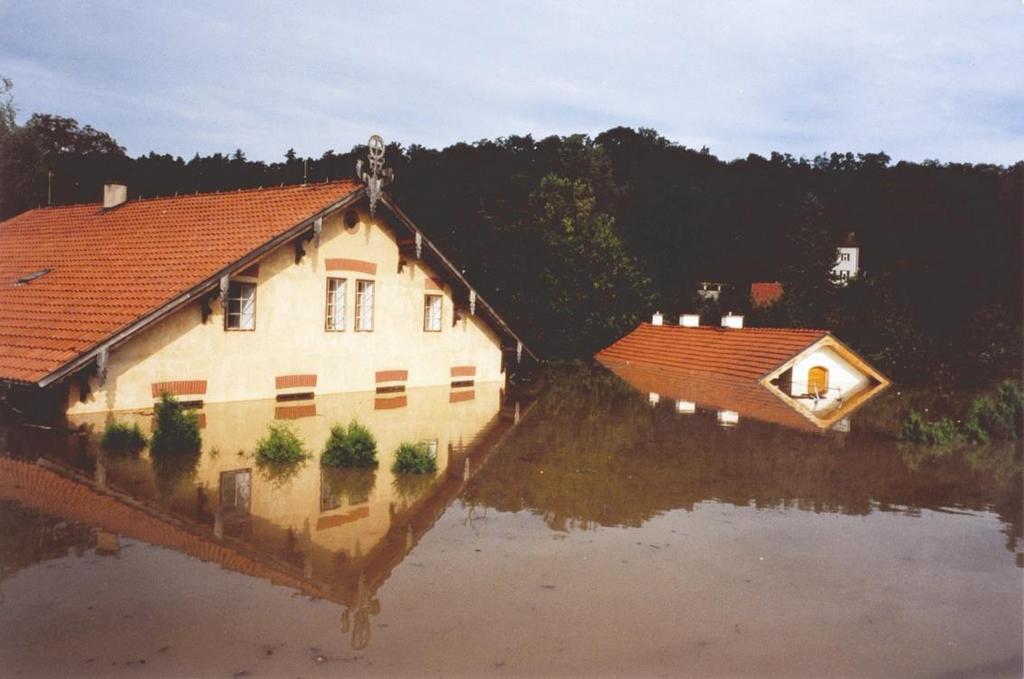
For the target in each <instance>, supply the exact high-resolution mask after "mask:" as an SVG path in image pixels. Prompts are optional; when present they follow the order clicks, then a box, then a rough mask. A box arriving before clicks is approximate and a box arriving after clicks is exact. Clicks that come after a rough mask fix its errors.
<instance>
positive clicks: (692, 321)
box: [679, 314, 700, 328]
mask: <svg viewBox="0 0 1024 679" xmlns="http://www.w3.org/2000/svg"><path fill="white" fill-rule="evenodd" d="M679 325H681V326H683V327H684V328H696V327H699V326H700V315H699V314H683V315H682V316H680V317H679Z"/></svg>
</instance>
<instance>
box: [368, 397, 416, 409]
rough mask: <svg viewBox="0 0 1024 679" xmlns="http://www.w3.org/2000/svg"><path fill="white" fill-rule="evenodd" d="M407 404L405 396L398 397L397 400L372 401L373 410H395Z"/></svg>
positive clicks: (382, 399)
mask: <svg viewBox="0 0 1024 679" xmlns="http://www.w3.org/2000/svg"><path fill="white" fill-rule="evenodd" d="M408 403H409V400H408V399H407V398H406V397H405V396H399V397H398V398H375V399H374V400H373V409H374V410H393V409H395V408H404V407H405V406H406V405H407V404H408Z"/></svg>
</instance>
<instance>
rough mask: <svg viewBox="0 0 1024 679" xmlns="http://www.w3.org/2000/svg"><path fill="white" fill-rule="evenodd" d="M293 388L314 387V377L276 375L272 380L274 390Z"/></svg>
mask: <svg viewBox="0 0 1024 679" xmlns="http://www.w3.org/2000/svg"><path fill="white" fill-rule="evenodd" d="M295 387H316V375H278V376H277V377H275V378H274V388H276V389H293V388H295Z"/></svg>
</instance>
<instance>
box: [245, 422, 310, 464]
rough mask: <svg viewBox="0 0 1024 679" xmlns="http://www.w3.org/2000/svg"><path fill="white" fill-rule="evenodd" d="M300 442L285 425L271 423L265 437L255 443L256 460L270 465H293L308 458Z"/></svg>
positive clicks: (307, 453)
mask: <svg viewBox="0 0 1024 679" xmlns="http://www.w3.org/2000/svg"><path fill="white" fill-rule="evenodd" d="M309 456H310V454H309V451H307V450H306V446H305V445H303V443H302V440H301V439H299V437H298V436H296V435H295V432H293V431H292V430H291V427H289V426H288V425H286V424H274V423H271V424H270V425H268V427H267V435H266V436H264V437H263V438H261V439H260V440H259V441H257V442H256V460H257V461H258V462H264V463H272V464H294V463H296V462H301V461H303V460H305V459H306V458H307V457H309Z"/></svg>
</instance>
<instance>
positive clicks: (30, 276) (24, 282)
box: [14, 269, 53, 285]
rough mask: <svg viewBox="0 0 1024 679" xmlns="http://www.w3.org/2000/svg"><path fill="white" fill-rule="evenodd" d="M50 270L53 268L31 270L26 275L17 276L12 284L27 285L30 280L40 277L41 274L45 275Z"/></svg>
mask: <svg viewBox="0 0 1024 679" xmlns="http://www.w3.org/2000/svg"><path fill="white" fill-rule="evenodd" d="M51 271H53V269H40V270H39V271H33V272H32V273H30V274H26V275H24V276H22V277H21V278H19V279H18V280H16V281H14V284H15V285H28V284H29V283H31V282H32V281H34V280H36V279H37V278H42V277H43V276H45V275H46V274H48V273H50V272H51Z"/></svg>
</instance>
